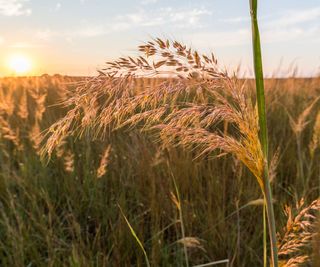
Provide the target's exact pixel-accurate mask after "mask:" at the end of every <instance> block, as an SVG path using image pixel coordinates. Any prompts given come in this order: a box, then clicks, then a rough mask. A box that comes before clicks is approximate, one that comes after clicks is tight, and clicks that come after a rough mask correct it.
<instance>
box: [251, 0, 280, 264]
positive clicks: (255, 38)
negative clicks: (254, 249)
mask: <svg viewBox="0 0 320 267" xmlns="http://www.w3.org/2000/svg"><path fill="white" fill-rule="evenodd" d="M257 2H258V1H257V0H250V14H251V25H252V45H253V62H254V73H255V78H256V92H257V103H258V115H259V126H260V142H261V146H262V151H263V155H264V170H263V186H264V188H263V190H264V192H263V193H264V197H265V200H266V209H267V217H268V226H269V235H270V243H271V244H270V245H271V258H272V266H273V267H278V249H277V238H276V227H275V218H274V211H273V204H272V191H271V186H270V181H269V172H268V134H267V118H266V103H265V95H264V83H263V67H262V57H261V44H260V34H259V27H258V19H257V5H258V3H257Z"/></svg>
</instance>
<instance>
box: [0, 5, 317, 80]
mask: <svg viewBox="0 0 320 267" xmlns="http://www.w3.org/2000/svg"><path fill="white" fill-rule="evenodd" d="M258 2H259V14H258V15H259V24H260V31H261V41H262V54H263V63H264V70H265V71H264V72H265V75H266V76H272V75H275V74H276V75H277V76H282V75H290V73H291V72H292V69H293V66H294V67H297V69H298V75H300V76H310V75H318V74H319V73H320V49H319V48H320V0H305V1H302V0H260V1H258ZM0 27H1V30H0V76H7V75H12V70H11V69H10V68H8V61H9V60H10V59H9V58H10V57H11V56H13V55H16V54H23V55H25V56H26V57H28V58H29V60H30V61H31V63H32V73H30V74H35V75H39V74H43V73H48V74H55V73H60V74H67V75H94V74H96V70H97V69H99V68H103V66H104V63H105V62H106V61H110V60H113V59H116V58H118V57H120V56H126V55H130V56H134V55H137V49H136V47H137V46H138V45H140V44H142V43H143V42H145V41H149V40H150V39H151V38H153V37H161V38H169V39H174V40H178V41H180V42H182V43H184V44H186V45H190V46H192V47H193V48H195V49H197V50H199V51H200V52H203V53H211V52H213V53H214V54H215V55H216V57H217V58H218V61H219V62H220V64H221V65H222V67H225V68H227V69H230V70H233V69H235V68H236V67H237V66H238V65H241V69H242V72H243V73H244V74H245V75H252V48H251V26H250V14H249V0H58V1H56V0H0Z"/></svg>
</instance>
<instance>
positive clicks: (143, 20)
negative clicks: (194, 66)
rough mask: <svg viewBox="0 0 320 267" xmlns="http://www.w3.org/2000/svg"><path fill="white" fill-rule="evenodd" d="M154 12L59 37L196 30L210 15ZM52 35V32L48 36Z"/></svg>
mask: <svg viewBox="0 0 320 267" xmlns="http://www.w3.org/2000/svg"><path fill="white" fill-rule="evenodd" d="M152 14H154V12H147V11H146V10H144V9H140V10H138V11H137V12H135V13H128V14H124V15H119V16H116V17H114V18H113V19H111V21H110V22H109V23H106V24H103V25H95V24H91V25H90V24H88V25H85V26H81V27H80V28H78V29H75V30H70V31H67V32H64V33H62V32H61V33H60V34H61V35H68V36H69V37H70V36H71V37H72V38H74V37H94V36H102V35H107V34H110V33H113V32H119V31H126V30H130V29H134V28H147V27H159V26H168V25H170V27H171V28H179V29H181V28H188V29H190V30H192V29H198V28H201V27H202V26H203V25H202V24H201V19H202V18H203V17H204V16H206V15H210V14H211V13H210V12H209V11H207V10H206V9H204V8H193V9H174V8H171V7H167V8H161V9H159V10H158V12H157V15H152ZM41 35H44V36H46V35H48V32H43V33H42V34H41ZM49 35H51V36H53V35H54V33H53V32H51V34H49Z"/></svg>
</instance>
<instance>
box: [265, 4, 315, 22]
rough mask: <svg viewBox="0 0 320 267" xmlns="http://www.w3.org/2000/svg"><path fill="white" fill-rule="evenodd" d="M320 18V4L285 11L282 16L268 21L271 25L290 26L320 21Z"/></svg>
mask: <svg viewBox="0 0 320 267" xmlns="http://www.w3.org/2000/svg"><path fill="white" fill-rule="evenodd" d="M319 19H320V6H319V7H315V8H309V9H302V10H301V9H299V10H289V11H286V12H285V13H283V14H282V15H281V16H280V17H278V18H275V19H273V20H271V21H270V22H267V23H266V24H267V25H268V26H269V27H274V26H279V27H288V26H293V25H298V24H302V23H305V22H312V21H316V20H318V21H319Z"/></svg>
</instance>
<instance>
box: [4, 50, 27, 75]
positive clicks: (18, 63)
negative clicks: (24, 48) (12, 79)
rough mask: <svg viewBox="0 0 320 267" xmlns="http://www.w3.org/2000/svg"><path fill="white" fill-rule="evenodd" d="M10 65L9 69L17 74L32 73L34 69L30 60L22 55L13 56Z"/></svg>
mask: <svg viewBox="0 0 320 267" xmlns="http://www.w3.org/2000/svg"><path fill="white" fill-rule="evenodd" d="M8 63H9V64H8V65H9V69H10V70H11V71H13V72H14V73H15V74H26V73H28V72H30V71H31V68H32V64H31V60H30V58H28V57H27V56H25V55H21V54H15V55H12V56H11V57H10V58H9V61H8Z"/></svg>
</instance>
